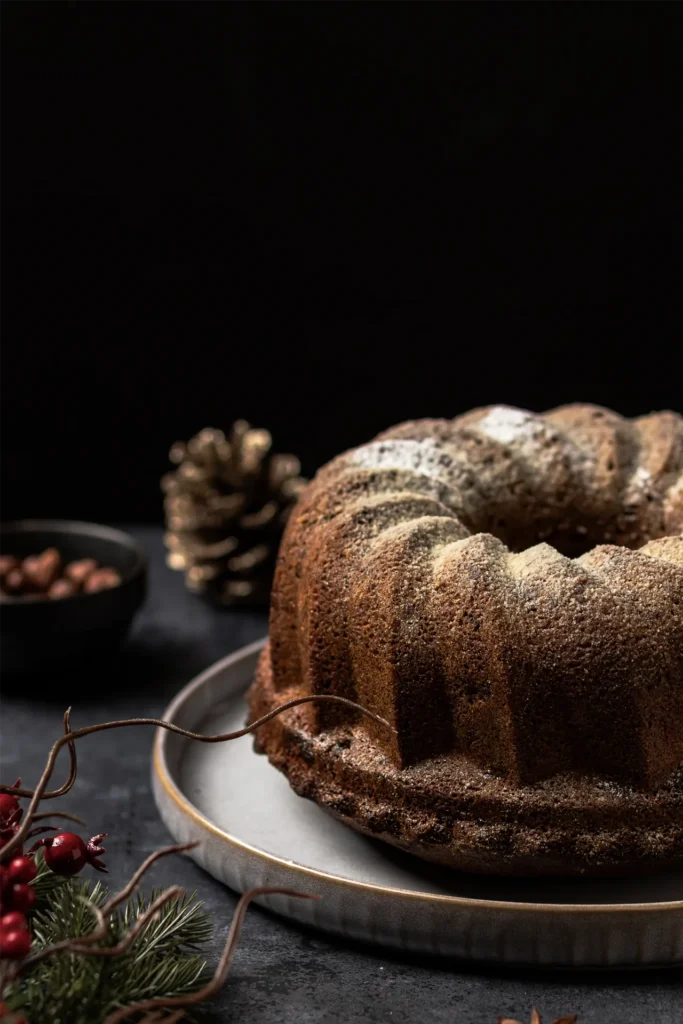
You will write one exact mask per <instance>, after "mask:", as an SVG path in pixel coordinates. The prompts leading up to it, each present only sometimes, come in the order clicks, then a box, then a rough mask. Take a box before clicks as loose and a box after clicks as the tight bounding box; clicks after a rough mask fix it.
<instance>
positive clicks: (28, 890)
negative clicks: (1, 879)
mask: <svg viewBox="0 0 683 1024" xmlns="http://www.w3.org/2000/svg"><path fill="white" fill-rule="evenodd" d="M35 902H36V891H35V889H34V888H33V886H32V885H26V883H25V882H17V883H15V884H14V885H13V886H12V887H11V888H10V889H9V890H8V892H7V903H8V905H9V906H10V907H11V908H12V910H20V911H21V912H22V914H25V913H27V912H28V911H29V910H30V909H31V907H32V906H33V904H34V903H35Z"/></svg>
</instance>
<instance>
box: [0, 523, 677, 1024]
mask: <svg viewBox="0 0 683 1024" xmlns="http://www.w3.org/2000/svg"><path fill="white" fill-rule="evenodd" d="M132 532H134V533H135V534H136V535H137V536H138V537H139V538H140V539H141V540H142V542H143V543H144V545H145V547H146V548H147V551H148V553H149V557H150V589H149V597H148V600H147V604H146V606H145V608H144V610H143V611H142V613H141V614H140V616H139V618H138V619H137V621H136V624H135V626H134V629H133V633H132V635H131V638H130V640H129V642H128V643H127V645H126V647H125V648H124V650H123V651H122V652H121V654H120V656H119V657H118V658H116V659H115V660H114V661H113V662H112V663H111V664H108V665H103V666H101V667H100V668H98V669H97V670H91V671H90V672H89V673H88V674H86V675H83V674H82V673H79V674H72V675H69V676H67V677H66V678H58V679H47V678H46V679H44V680H38V681H37V682H34V683H32V684H31V686H30V687H28V686H27V685H26V684H22V685H20V686H16V685H14V684H7V683H5V684H4V685H3V692H2V748H1V761H2V778H3V780H5V779H7V780H9V781H10V782H11V781H13V780H14V778H15V776H17V775H19V774H21V775H22V776H23V778H24V782H25V784H27V785H32V784H34V783H35V781H36V780H37V778H38V776H39V774H40V771H41V768H42V766H43V764H44V760H45V756H46V752H47V750H48V748H49V746H50V744H51V743H52V742H53V740H54V739H55V738H56V737H57V736H58V735H59V733H60V732H61V727H62V725H61V720H62V713H63V711H64V708H65V707H66V706H68V705H69V704H72V705H73V714H72V724H73V725H74V727H78V726H83V725H86V724H89V723H92V722H97V721H103V720H105V719H113V718H124V717H139V716H159V715H160V714H161V713H162V711H163V710H164V708H165V706H166V704H167V703H168V702H169V701H170V699H171V698H172V697H173V695H174V694H175V693H176V691H177V690H178V689H179V688H180V687H181V686H183V685H184V684H185V683H186V682H187V681H188V680H189V679H191V678H192V677H193V676H194V675H195V674H196V673H197V672H199V671H200V670H202V669H204V668H206V667H207V666H208V665H210V664H211V663H212V662H214V661H216V660H217V659H218V658H220V657H222V656H224V655H225V654H228V653H230V651H233V650H237V649H238V648H239V647H242V646H244V645H245V644H247V643H250V642H251V641H252V640H255V639H257V638H258V637H260V636H263V635H264V634H265V632H266V615H265V613H258V612H237V611H218V610H214V609H212V608H209V607H208V606H207V605H205V604H204V603H203V602H202V601H201V600H199V599H198V598H197V597H194V596H192V595H190V594H188V593H187V592H186V591H185V589H184V586H183V581H182V577H181V576H179V575H178V574H176V573H172V572H171V571H170V570H168V569H167V568H166V566H165V564H164V556H163V550H162V541H161V530H160V529H157V528H153V527H144V528H140V529H135V530H133V531H132ZM152 740H153V730H152V729H149V728H136V729H124V730H117V731H115V732H108V733H100V734H98V735H94V736H92V737H87V738H85V739H83V740H81V743H80V747H79V775H78V780H77V782H76V785H75V787H74V789H73V790H72V791H71V793H70V794H69V796H68V797H67V798H65V799H64V801H62V802H61V804H60V806H61V808H62V809H63V810H67V809H68V810H71V811H73V812H74V813H76V814H78V815H80V816H82V817H84V818H85V819H86V820H87V822H88V831H89V834H94V833H96V832H101V831H106V832H109V833H110V835H109V837H108V839H107V840H106V847H107V857H106V861H107V863H108V865H109V868H110V876H109V877H110V881H111V883H112V884H113V885H118V884H120V883H123V882H124V881H125V880H126V879H127V878H128V877H129V876H130V874H131V873H132V870H133V869H134V867H135V866H136V865H137V864H139V863H140V862H141V861H142V860H143V859H144V858H145V857H146V856H147V855H148V854H149V853H150V852H151V851H152V850H154V849H156V848H158V847H159V846H163V845H165V844H167V843H168V842H169V835H168V833H167V831H166V829H165V827H164V825H162V823H161V821H160V820H159V816H158V814H157V811H156V808H155V806H154V801H153V799H152V793H151V788H150V753H151V749H152ZM57 776H61V773H60V772H59V769H58V770H57V775H56V776H55V777H57ZM172 883H180V884H182V885H184V886H186V887H187V889H188V890H190V891H191V890H194V889H197V890H198V891H199V893H200V894H201V896H202V898H203V899H204V900H205V901H206V903H207V905H208V907H209V908H210V909H211V910H212V911H213V912H214V914H215V917H216V921H217V923H218V929H217V934H216V938H215V949H216V951H218V950H219V948H220V945H221V943H222V940H223V939H224V937H225V934H226V930H227V928H228V925H229V923H230V918H231V914H232V911H233V908H234V906H235V902H236V897H235V895H234V893H232V892H230V891H229V890H227V889H225V888H224V886H223V885H221V884H219V883H218V882H215V881H214V880H213V878H211V877H210V876H209V875H207V874H205V873H204V872H203V871H202V870H201V869H200V868H198V867H196V866H195V864H194V863H193V862H192V861H190V860H189V859H187V858H184V857H173V858H168V859H167V860H163V861H161V862H159V864H157V865H156V867H155V869H154V871H153V873H151V874H150V876H149V885H150V887H151V885H170V884H172ZM532 1006H536V1007H537V1008H538V1010H539V1011H540V1013H541V1015H542V1017H543V1021H544V1024H549V1022H552V1021H554V1020H555V1018H556V1017H559V1016H561V1015H564V1014H569V1013H576V1014H578V1020H579V1024H643V1022H647V1024H674V1022H681V1021H683V972H682V971H679V970H675V971H651V972H647V973H642V972H634V971H631V972H622V973H612V972H610V973H609V974H607V973H600V972H594V973H592V974H587V973H581V974H579V973H577V972H569V971H568V972H557V971H554V972H552V973H550V972H547V971H546V972H541V971H535V972H534V971H521V970H500V969H493V968H491V967H486V968H484V967H479V968H478V967H474V966H472V965H471V964H466V963H463V964H456V963H453V962H446V961H440V960H435V959H434V958H433V957H432V958H426V957H415V956H407V955H406V956H401V955H397V954H395V953H392V952H389V951H386V950H383V949H380V948H370V947H362V946H359V945H358V944H354V943H350V942H343V941H339V940H336V939H332V938H328V937H326V936H325V935H323V934H319V933H314V932H311V931H306V930H304V929H302V928H300V927H298V926H294V925H290V924H288V923H287V922H285V921H283V920H280V919H278V918H277V917H275V916H273V915H271V914H269V913H267V912H266V911H263V910H261V909H259V908H252V909H251V910H250V911H249V914H248V917H247V922H246V925H245V928H244V931H243V933H242V938H241V942H240V946H239V950H238V952H237V955H236V957H235V961H234V966H233V969H232V973H231V975H230V977H229V979H228V982H227V984H226V986H225V988H224V989H223V990H222V992H221V993H220V995H219V996H218V998H217V999H216V1000H215V1002H214V1004H213V1007H214V1011H213V1013H212V1015H211V1018H210V1019H211V1020H215V1021H240V1022H244V1024H275V1022H278V1024H280V1022H284V1024H290V1022H292V1024H293V1022H297V1024H308V1022H328V1021H329V1022H332V1021H366V1022H368V1021H376V1022H380V1021H382V1022H385V1021H386V1022H393V1024H404V1022H414V1021H419V1022H422V1021H428V1022H430V1024H431V1022H434V1024H456V1022H458V1024H495V1022H496V1021H497V1020H498V1017H499V1016H510V1017H515V1018H518V1019H519V1020H520V1021H523V1022H526V1021H528V1020H529V1014H530V1009H531V1007H532Z"/></svg>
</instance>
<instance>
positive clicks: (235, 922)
mask: <svg viewBox="0 0 683 1024" xmlns="http://www.w3.org/2000/svg"><path fill="white" fill-rule="evenodd" d="M267 895H274V896H295V897H297V898H298V899H305V900H317V899H319V897H318V896H314V895H312V894H311V893H305V892H296V890H294V889H278V888H275V887H271V886H267V885H264V886H260V887H259V888H257V889H249V891H248V892H245V893H244V895H243V896H242V897H241V899H240V901H239V903H238V904H237V908H236V910H235V913H234V915H233V919H232V924H231V925H230V930H229V932H228V937H227V939H226V943H225V948H224V950H223V954H222V956H221V958H220V961H219V963H218V966H217V968H216V971H215V973H214V975H213V977H212V978H211V979H210V980H209V981H208V982H207V983H206V985H204V986H203V987H202V988H200V989H198V990H197V991H196V992H190V993H188V994H187V995H182V996H169V997H167V998H164V997H163V996H162V997H160V998H158V999H144V1000H142V1001H141V1002H139V1003H133V1004H132V1005H131V1006H124V1007H122V1008H121V1009H120V1010H115V1011H114V1013H111V1014H109V1016H108V1017H107V1019H106V1020H105V1022H104V1024H122V1021H125V1020H127V1019H128V1018H129V1017H131V1016H133V1015H134V1014H136V1013H143V1012H146V1011H148V1010H149V1011H154V1010H160V1009H163V1008H173V1007H181V1006H182V1007H185V1006H196V1005H197V1003H202V1002H204V1000H205V999H208V998H209V997H210V996H212V995H213V994H214V993H215V992H217V991H218V989H219V988H221V987H222V985H223V984H224V982H225V979H226V977H227V975H228V971H229V970H230V964H231V963H232V958H233V956H234V953H235V949H236V947H237V940H238V939H239V934H240V931H241V929H242V924H243V923H244V916H245V914H246V911H247V907H248V906H249V904H250V903H251V901H252V900H253V899H255V898H256V897H258V896H267ZM176 1019H177V1018H176Z"/></svg>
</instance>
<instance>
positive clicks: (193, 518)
mask: <svg viewBox="0 0 683 1024" xmlns="http://www.w3.org/2000/svg"><path fill="white" fill-rule="evenodd" d="M271 446H272V438H271V436H270V434H269V433H268V431H267V430H258V429H254V428H253V427H251V426H250V425H249V424H248V423H247V422H246V421H245V420H237V422H236V423H235V424H234V425H233V427H232V430H231V431H230V435H229V437H227V438H226V436H225V434H224V433H223V432H222V431H220V430H212V429H208V428H207V429H205V430H201V431H200V432H199V433H198V434H197V435H196V436H195V437H193V438H192V440H191V441H188V443H187V444H185V443H183V442H177V443H176V444H174V445H173V447H172V448H171V451H170V453H169V458H170V459H171V461H172V462H174V463H176V465H177V467H178V468H177V469H176V470H174V471H172V472H170V473H167V474H166V475H165V476H164V477H163V479H162V481H161V487H162V490H163V491H164V495H165V497H164V512H165V515H166V528H167V533H166V536H165V543H166V546H167V548H168V555H167V558H166V561H167V563H168V565H169V566H170V567H171V568H172V569H178V570H182V571H183V572H184V573H185V581H186V583H187V586H188V588H189V589H190V590H192V591H195V592H197V593H203V594H206V595H207V596H209V597H211V598H213V599H214V600H216V601H217V602H218V603H219V604H229V605H234V604H249V605H258V604H267V603H268V599H269V596H270V587H271V583H272V580H273V573H274V571H275V560H276V558H277V551H278V546H279V543H280V538H281V536H282V531H283V529H284V525H285V522H286V521H287V517H288V515H289V513H290V511H291V510H292V508H293V506H294V504H295V502H296V500H297V498H298V496H299V494H300V493H301V490H302V488H303V487H304V486H305V484H306V481H305V480H304V479H303V478H302V477H301V476H299V473H300V470H301V465H300V463H299V460H298V459H297V458H296V457H295V456H294V455H273V454H271Z"/></svg>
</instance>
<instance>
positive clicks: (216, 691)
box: [153, 641, 683, 967]
mask: <svg viewBox="0 0 683 1024" xmlns="http://www.w3.org/2000/svg"><path fill="white" fill-rule="evenodd" d="M262 646H263V641H259V642H258V643H256V644H252V645H251V646H249V647H245V648H244V649H243V650H241V651H238V652H237V653H236V654H232V655H230V656H229V657H227V658H224V659H223V660H222V661H219V662H218V663H217V664H216V665H214V666H213V667H212V668H210V669H208V670H207V671H206V672H204V673H202V675H200V676H199V677H198V678H197V679H195V680H194V681H193V682H191V683H190V684H189V685H188V686H186V687H185V688H184V689H183V690H181V692H180V693H179V694H178V696H177V697H176V699H175V700H174V701H173V703H172V704H171V705H170V706H169V707H168V709H167V711H166V714H165V717H166V719H167V720H169V721H171V722H175V723H177V724H178V725H180V726H183V727H184V728H187V729H193V730H196V731H200V732H214V733H215V732H227V731H230V730H232V729H237V728H239V727H240V726H241V725H243V724H244V720H245V717H246V704H245V702H244V692H245V689H246V687H247V686H248V685H249V683H250V682H251V679H252V677H253V674H254V669H255V667H256V661H257V658H258V654H259V652H260V650H261V647H262ZM153 783H154V792H155V798H156V802H157V806H158V808H159V811H160V813H161V816H162V818H163V820H164V822H165V823H166V825H167V826H168V828H169V830H170V832H171V833H172V834H173V836H174V837H175V838H176V839H177V840H178V841H180V842H188V841H190V840H194V839H198V840H200V841H201V845H200V846H199V847H198V848H197V849H196V850H194V851H193V853H192V856H193V857H194V859H195V860H196V861H197V863H198V864H200V865H201V866H202V867H203V868H205V869H206V870H207V871H208V872H209V873H210V874H212V875H213V876H214V877H215V878H218V879H219V880H221V881H223V882H225V883H226V884H227V885H229V886H230V888H232V889H235V890H237V891H238V892H244V890H246V889H249V888H251V887H252V886H260V885H278V886H286V887H289V888H294V889H300V890H302V891H304V892H309V893H316V894H318V895H319V896H320V897H321V899H320V900H317V901H313V900H297V899H294V898H291V897H283V896H270V897H265V898H263V899H261V901H260V902H261V903H263V904H264V905H266V906H268V907H269V908H270V909H272V910H274V911H276V912H278V913H280V914H283V915H285V916H287V917H290V918H294V919H295V920H297V921H302V922H305V923H306V924H308V925H313V926H315V927H318V928H322V929H325V930H326V931H330V932H336V933H338V934H340V935H344V936H347V937H350V938H355V939H362V940H366V941H370V942H377V943H382V944H385V945H388V946H393V947H398V948H400V949H404V950H414V951H420V952H432V953H438V954H442V955H446V956H451V957H458V958H464V959H473V960H479V961H496V962H500V963H514V964H527V965H535V966H563V967H571V966H575V967H616V966H631V967H652V966H662V965H674V964H679V965H680V964H683V898H682V897H683V873H677V874H670V875H666V876H659V877H657V878H645V879H637V880H632V879H620V880H616V879H615V880H604V879H591V880H576V879H573V880H566V881H563V880H559V881H557V880H548V879H545V880H528V881H527V880H520V879H503V878H500V879H495V878H489V877H484V876H482V877H477V876H473V875H465V874H460V873H457V872H454V871H450V870H447V869H443V868H439V867H438V866H434V865H429V864H427V863H423V862H422V861H420V860H418V859H417V858H415V857H412V856H410V855H408V854H404V853H401V852H400V851H397V850H394V849H393V848H391V847H390V846H387V845H385V844H384V843H380V842H378V841H375V840H372V839H367V838H365V837H363V836H361V835H359V834H357V833H356V832H354V831H352V830H351V829H349V828H347V827H346V826H344V825H342V824H341V823H339V822H337V821H335V820H333V819H332V818H330V817H328V816H327V815H326V814H325V813H324V812H323V811H321V810H320V808H318V807H317V806H316V805H315V804H313V803H311V802H310V801H308V800H303V799H301V798H300V797H298V796H296V795H295V794H294V793H293V792H292V790H291V789H290V788H289V784H288V782H287V780H286V779H285V777H284V776H283V775H281V774H280V773H279V772H278V771H276V770H275V769H274V768H272V767H271V765H270V764H269V763H268V760H267V759H266V758H265V757H263V756H259V755H258V754H255V753H254V751H253V746H252V738H251V737H250V736H246V737H244V738H242V739H239V740H235V741H233V742H231V743H223V744H215V745H214V744H202V743H192V742H191V741H188V740H185V739H184V738H183V737H181V736H176V735H173V734H172V733H168V732H166V731H165V730H159V731H158V733H157V737H156V741H155V746H154V765H153Z"/></svg>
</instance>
